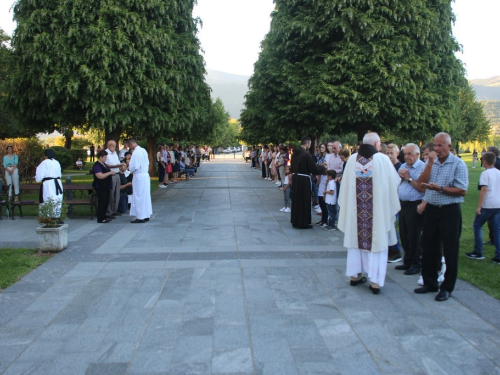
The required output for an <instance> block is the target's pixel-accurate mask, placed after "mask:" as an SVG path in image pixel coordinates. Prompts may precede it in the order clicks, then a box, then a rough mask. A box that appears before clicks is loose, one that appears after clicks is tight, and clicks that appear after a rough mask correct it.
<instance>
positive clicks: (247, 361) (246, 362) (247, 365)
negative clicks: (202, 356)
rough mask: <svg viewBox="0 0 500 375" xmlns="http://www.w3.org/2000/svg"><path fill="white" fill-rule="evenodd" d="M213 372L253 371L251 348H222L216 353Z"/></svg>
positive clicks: (234, 372)
mask: <svg viewBox="0 0 500 375" xmlns="http://www.w3.org/2000/svg"><path fill="white" fill-rule="evenodd" d="M212 373H213V374H236V373H238V374H239V373H243V374H244V373H250V374H251V373H253V363H252V354H251V351H250V348H248V347H244V348H236V349H222V350H217V351H216V352H215V353H214V356H213V360H212Z"/></svg>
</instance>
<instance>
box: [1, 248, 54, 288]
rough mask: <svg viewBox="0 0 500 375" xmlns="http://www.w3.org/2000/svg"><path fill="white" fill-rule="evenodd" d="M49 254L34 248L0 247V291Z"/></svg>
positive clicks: (45, 258)
mask: <svg viewBox="0 0 500 375" xmlns="http://www.w3.org/2000/svg"><path fill="white" fill-rule="evenodd" d="M51 256H52V254H47V253H40V252H38V251H37V250H34V249H8V248H7V249H0V291H1V290H3V289H5V288H7V287H8V286H10V285H12V284H14V283H15V282H17V281H19V280H21V278H22V277H23V276H25V275H27V274H28V273H29V272H30V271H32V270H34V269H35V268H37V267H38V266H39V265H41V264H43V263H45V262H46V261H47V260H49V258H50V257H51Z"/></svg>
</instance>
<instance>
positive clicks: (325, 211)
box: [318, 197, 328, 224]
mask: <svg viewBox="0 0 500 375" xmlns="http://www.w3.org/2000/svg"><path fill="white" fill-rule="evenodd" d="M318 202H319V208H321V222H322V223H326V224H328V207H326V203H325V197H318Z"/></svg>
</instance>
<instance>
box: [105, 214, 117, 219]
mask: <svg viewBox="0 0 500 375" xmlns="http://www.w3.org/2000/svg"><path fill="white" fill-rule="evenodd" d="M106 218H108V219H109V220H113V219H116V216H113V215H108V216H106Z"/></svg>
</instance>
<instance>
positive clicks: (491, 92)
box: [469, 76, 500, 100]
mask: <svg viewBox="0 0 500 375" xmlns="http://www.w3.org/2000/svg"><path fill="white" fill-rule="evenodd" d="M469 82H470V83H471V85H472V87H473V88H474V91H475V92H476V98H477V100H500V76H496V77H491V78H486V79H473V80H471V81H469Z"/></svg>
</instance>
